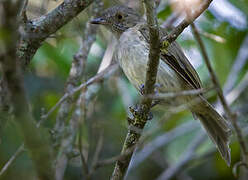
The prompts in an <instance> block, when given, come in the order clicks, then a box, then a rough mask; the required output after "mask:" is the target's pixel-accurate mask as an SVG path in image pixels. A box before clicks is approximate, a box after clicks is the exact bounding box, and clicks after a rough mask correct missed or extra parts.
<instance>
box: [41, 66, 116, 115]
mask: <svg viewBox="0 0 248 180" xmlns="http://www.w3.org/2000/svg"><path fill="white" fill-rule="evenodd" d="M117 69H118V65H117V64H112V65H110V66H109V67H107V68H106V69H104V70H103V71H102V72H100V73H98V74H96V75H95V76H93V77H92V78H90V79H89V80H88V81H87V82H85V83H82V84H81V85H79V86H77V87H75V88H74V89H72V90H71V91H70V93H65V94H64V95H63V96H62V97H61V98H60V100H59V101H58V102H57V103H56V104H55V105H54V106H53V107H52V108H51V109H50V110H49V111H48V112H47V114H45V115H43V116H42V118H43V119H46V118H48V117H49V116H50V115H51V114H52V113H53V112H54V111H55V110H56V109H57V108H58V107H59V106H60V105H61V104H62V103H63V102H64V101H65V100H66V99H67V98H69V97H71V96H72V95H73V94H75V93H77V92H79V91H80V90H82V89H83V88H87V87H88V86H90V85H91V84H94V83H97V82H99V81H102V80H103V79H104V78H107V77H109V76H110V75H111V74H113V73H114V72H115V71H116V70H117Z"/></svg>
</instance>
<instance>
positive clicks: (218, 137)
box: [193, 99, 231, 166]
mask: <svg viewBox="0 0 248 180" xmlns="http://www.w3.org/2000/svg"><path fill="white" fill-rule="evenodd" d="M193 112H194V114H195V115H196V116H197V117H198V118H199V120H200V121H201V123H202V124H203V126H204V129H205V130H206V131H207V134H208V136H209V137H210V138H211V140H212V141H213V142H214V144H215V145H216V146H217V148H218V150H219V152H220V154H221V156H222V157H223V159H224V160H225V161H226V163H227V164H228V166H230V163H231V155H230V149H229V137H230V136H231V130H230V128H229V125H228V123H227V122H226V120H225V119H224V118H223V117H222V116H221V115H220V114H219V113H218V112H217V111H216V110H215V109H214V108H213V107H212V105H211V104H209V103H208V102H207V101H206V100H205V99H202V101H201V103H200V104H198V105H197V107H194V110H193Z"/></svg>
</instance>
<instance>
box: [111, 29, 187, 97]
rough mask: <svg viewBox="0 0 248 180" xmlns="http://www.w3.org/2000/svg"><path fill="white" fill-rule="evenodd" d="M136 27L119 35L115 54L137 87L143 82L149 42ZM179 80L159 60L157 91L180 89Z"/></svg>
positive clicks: (172, 71)
mask: <svg viewBox="0 0 248 180" xmlns="http://www.w3.org/2000/svg"><path fill="white" fill-rule="evenodd" d="M137 28H138V27H137V26H136V27H134V28H130V29H129V30H127V31H126V32H124V33H123V34H122V35H121V37H120V39H119V44H118V47H117V51H116V54H115V56H116V59H117V60H118V62H119V64H120V66H121V68H122V70H123V72H124V73H125V75H126V76H127V78H128V79H129V81H130V82H131V83H132V84H133V85H134V86H135V88H137V89H139V88H140V86H141V85H142V84H144V83H145V76H146V69H147V61H148V54H149V44H148V43H147V42H146V41H145V39H144V37H143V36H142V34H141V33H140V32H139V31H137ZM180 81H181V80H180V78H178V75H177V74H176V73H175V72H174V70H172V69H171V68H170V67H169V66H168V65H167V64H166V63H164V62H163V61H160V64H159V69H158V75H157V83H158V84H159V86H160V87H159V88H157V89H158V91H159V92H168V91H169V92H171V91H180V90H182V87H181V86H180V84H181V83H180Z"/></svg>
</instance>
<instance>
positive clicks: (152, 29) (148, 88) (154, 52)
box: [111, 0, 160, 180]
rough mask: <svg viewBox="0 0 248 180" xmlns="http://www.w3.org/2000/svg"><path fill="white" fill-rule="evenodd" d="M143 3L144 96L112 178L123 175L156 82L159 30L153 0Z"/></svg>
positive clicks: (120, 177)
mask: <svg viewBox="0 0 248 180" xmlns="http://www.w3.org/2000/svg"><path fill="white" fill-rule="evenodd" d="M144 3H145V7H146V15H147V24H148V26H149V33H150V34H149V35H150V51H149V60H148V64H147V73H146V81H145V87H144V95H145V96H144V98H143V99H142V101H141V104H140V106H139V107H138V108H137V113H136V115H135V116H134V119H133V120H132V124H131V126H133V128H131V126H130V128H129V131H128V133H127V136H126V139H125V142H124V144H123V148H122V151H121V154H125V153H126V152H127V151H129V150H131V152H130V153H128V154H127V155H126V156H125V157H124V158H123V159H121V160H118V161H117V162H116V164H115V169H114V172H113V174H112V178H111V179H113V180H118V179H123V177H124V176H125V173H126V170H127V168H128V166H129V163H130V160H131V157H132V154H133V151H134V148H133V147H135V145H136V144H137V143H138V141H139V138H140V136H141V133H140V132H141V131H142V130H143V128H144V126H145V124H146V122H147V116H148V113H149V111H150V108H151V103H152V100H151V99H150V98H148V97H146V95H147V94H152V93H153V92H154V84H155V82H156V76H157V69H158V64H159V53H160V41H159V30H158V25H157V20H156V15H155V10H154V2H153V1H150V0H144ZM134 129H138V130H140V132H138V131H135V130H134Z"/></svg>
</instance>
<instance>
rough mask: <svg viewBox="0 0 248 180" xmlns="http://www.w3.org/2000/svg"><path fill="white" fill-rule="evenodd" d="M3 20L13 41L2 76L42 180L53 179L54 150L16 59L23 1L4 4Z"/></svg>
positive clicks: (5, 55)
mask: <svg viewBox="0 0 248 180" xmlns="http://www.w3.org/2000/svg"><path fill="white" fill-rule="evenodd" d="M2 5H3V8H2V9H3V11H4V12H3V16H4V17H3V18H5V21H4V22H3V25H2V27H1V28H3V29H4V30H5V31H6V32H8V35H9V38H7V39H6V41H5V42H4V43H5V44H4V45H5V47H6V51H5V52H4V54H3V59H2V61H1V67H2V74H3V77H4V80H5V82H6V85H7V88H8V91H9V94H10V101H11V104H12V105H13V109H14V111H13V114H14V115H15V121H16V123H17V124H18V127H19V129H20V130H21V132H22V135H23V138H24V144H25V147H26V148H27V149H28V151H29V153H30V156H31V159H32V161H33V163H34V166H35V169H36V171H37V174H38V176H39V178H40V179H48V180H49V179H53V175H54V173H53V167H52V159H53V158H52V149H51V147H50V146H49V140H48V138H47V136H44V133H43V132H41V131H40V130H37V128H36V125H35V121H34V119H33V117H32V115H31V112H30V109H29V103H28V101H27V98H26V94H25V90H24V87H23V73H22V71H21V68H20V66H19V62H20V61H19V59H18V57H17V55H16V45H17V42H18V39H19V33H18V32H17V29H18V25H19V23H20V21H19V18H18V15H17V13H18V12H20V9H21V6H22V1H17V2H16V3H14V2H13V1H11V2H9V1H3V2H2Z"/></svg>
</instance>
